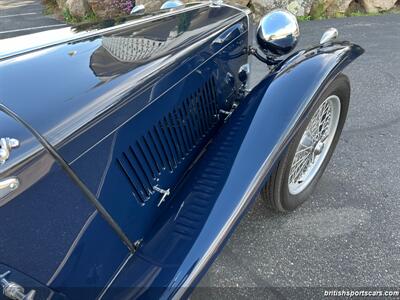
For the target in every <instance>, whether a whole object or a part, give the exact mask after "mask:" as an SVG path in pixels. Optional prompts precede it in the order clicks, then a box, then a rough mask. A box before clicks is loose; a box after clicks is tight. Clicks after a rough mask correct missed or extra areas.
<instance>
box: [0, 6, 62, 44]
mask: <svg viewBox="0 0 400 300" xmlns="http://www.w3.org/2000/svg"><path fill="white" fill-rule="evenodd" d="M61 26H64V24H62V23H61V22H60V21H57V20H55V19H52V18H50V17H48V16H45V15H43V6H42V5H41V1H40V0H0V39H5V38H9V37H14V36H18V35H24V34H30V33H35V32H39V31H42V30H48V29H52V28H58V27H61Z"/></svg>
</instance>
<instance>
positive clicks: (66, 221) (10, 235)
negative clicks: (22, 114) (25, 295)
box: [0, 112, 94, 285]
mask: <svg viewBox="0 0 400 300" xmlns="http://www.w3.org/2000/svg"><path fill="white" fill-rule="evenodd" d="M0 123H1V124H2V126H1V127H0V136H13V137H15V138H18V139H19V140H20V141H21V145H20V147H19V148H17V149H15V150H13V151H12V152H11V158H10V159H9V160H8V161H7V162H6V163H5V164H4V165H2V166H1V168H0V181H1V180H4V179H7V178H10V177H16V178H18V180H19V181H20V186H19V187H18V189H17V190H15V191H13V192H11V193H10V194H9V195H8V196H6V197H3V198H1V199H0V220H1V226H0V240H1V243H0V264H4V265H8V266H10V268H11V271H12V272H14V270H19V271H21V272H24V273H25V274H26V278H27V280H28V279H29V278H35V279H36V280H37V281H38V282H41V283H42V284H43V285H45V283H46V282H47V281H48V280H49V279H50V278H51V277H52V276H53V274H54V273H55V272H56V270H57V268H58V267H59V265H60V264H61V263H62V260H63V259H64V257H65V255H67V253H68V250H69V249H70V246H71V245H72V244H73V242H74V240H75V239H76V237H77V236H78V234H79V232H80V230H81V228H82V227H83V226H84V224H85V222H86V221H87V219H88V218H89V216H90V215H91V214H93V213H94V208H93V207H91V206H90V205H89V204H88V202H87V201H86V199H85V197H84V196H83V195H82V194H81V192H80V190H79V189H78V188H77V187H76V186H75V184H74V182H72V181H71V180H70V179H69V178H68V177H67V176H66V174H65V173H64V171H63V170H62V169H61V168H60V166H59V165H58V164H57V162H56V161H55V160H54V159H53V157H51V155H49V153H48V152H47V151H46V150H44V149H43V147H42V146H41V145H40V144H39V143H38V141H37V140H36V139H35V138H34V137H33V136H32V135H31V134H30V132H29V131H28V130H27V129H26V128H24V127H23V126H22V125H20V124H19V123H17V122H16V121H15V120H14V119H12V118H11V117H9V116H7V115H6V114H5V113H3V112H0ZM20 155H23V157H24V159H23V160H22V161H21V160H20V158H19V157H20ZM11 275H13V273H12V274H11ZM10 278H11V279H12V276H11V277H10ZM17 278H18V276H17ZM28 281H29V280H28Z"/></svg>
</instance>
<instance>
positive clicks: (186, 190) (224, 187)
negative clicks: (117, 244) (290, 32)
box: [103, 42, 364, 299]
mask: <svg viewBox="0 0 400 300" xmlns="http://www.w3.org/2000/svg"><path fill="white" fill-rule="evenodd" d="M363 51H364V50H363V49H362V48H360V47H359V46H357V45H352V44H349V43H344V42H343V43H335V44H333V45H330V46H325V47H323V48H321V47H316V48H312V49H309V50H304V51H300V52H297V53H296V54H294V55H292V56H291V57H289V58H288V59H286V60H285V61H284V62H282V63H281V64H279V65H278V66H277V67H275V69H273V70H272V71H271V73H270V74H269V75H268V76H267V77H266V78H265V79H264V80H262V82H261V83H260V84H259V85H258V86H257V87H256V88H255V89H254V90H253V91H252V92H251V93H250V94H249V95H248V96H247V97H246V98H245V99H244V100H243V101H242V103H241V105H240V106H239V108H238V109H237V110H236V111H235V112H234V113H233V115H232V117H231V118H230V119H229V120H227V122H226V124H225V125H224V126H223V127H222V129H221V130H220V131H219V132H218V134H217V135H216V137H215V138H214V139H213V141H212V142H211V143H210V144H209V145H208V147H207V150H206V151H205V153H204V154H203V155H202V156H201V158H200V159H199V161H198V162H197V163H196V165H195V167H193V169H192V170H191V171H190V172H189V173H188V174H187V176H186V177H185V179H184V180H183V181H182V184H181V185H180V187H179V189H178V190H177V191H176V193H174V194H175V196H174V197H173V199H171V203H172V204H171V206H170V207H169V208H168V209H167V211H166V212H165V213H164V214H163V215H162V216H161V217H160V218H159V220H158V221H157V223H156V226H154V229H153V231H152V232H150V233H149V234H148V236H146V237H145V238H144V239H143V244H142V247H141V248H140V249H139V250H138V251H137V253H135V254H134V255H132V256H130V257H129V258H128V259H127V260H126V262H125V263H124V266H123V267H122V268H121V270H120V272H119V273H118V275H117V276H116V278H115V280H114V281H113V282H112V284H111V285H110V288H109V289H108V290H107V291H105V293H104V294H103V298H104V299H122V298H141V297H142V298H148V297H151V298H155V297H157V298H158V297H161V298H172V297H182V296H183V297H186V296H188V294H189V293H190V292H191V290H192V288H193V287H194V286H195V284H196V283H197V282H198V281H199V280H200V278H201V276H202V275H203V274H204V273H205V271H206V270H207V268H208V266H209V265H210V264H211V262H212V261H213V259H214V258H215V257H216V255H217V254H218V252H219V251H220V250H221V248H222V246H223V244H224V243H225V242H226V240H227V238H228V237H229V235H230V234H231V233H232V231H233V229H234V227H235V226H236V224H237V223H238V221H239V219H240V218H241V217H242V216H243V213H244V212H245V211H246V209H247V208H248V207H249V205H250V204H251V203H252V201H253V200H254V199H255V198H256V196H257V195H258V193H259V191H260V189H261V188H262V187H263V185H264V184H265V182H266V180H267V179H268V176H269V174H270V173H271V171H272V170H273V166H274V164H275V163H276V162H277V161H278V160H279V157H280V155H281V153H282V152H283V151H284V150H285V148H286V147H287V145H288V143H289V142H290V140H291V138H292V137H293V135H294V134H295V133H296V130H297V129H298V128H299V126H300V125H301V123H302V121H303V120H304V118H305V117H306V115H307V113H308V111H309V109H310V108H311V107H312V105H313V103H314V101H315V100H316V99H317V98H318V95H320V94H321V93H322V92H323V90H324V88H325V87H326V86H327V85H328V84H329V83H330V82H331V81H332V80H334V79H335V77H336V76H337V75H338V74H339V73H340V72H341V71H342V70H343V68H344V67H346V66H347V65H348V64H349V63H350V62H352V61H353V60H354V59H356V58H357V57H358V56H359V55H361V54H362V53H363Z"/></svg>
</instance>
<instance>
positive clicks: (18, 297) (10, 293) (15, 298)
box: [0, 271, 36, 300]
mask: <svg viewBox="0 0 400 300" xmlns="http://www.w3.org/2000/svg"><path fill="white" fill-rule="evenodd" d="M10 274H11V271H7V272H5V273H4V274H1V275H0V285H1V287H2V288H3V295H4V296H5V297H7V298H8V299H11V300H34V299H35V295H36V291H35V290H31V291H30V292H28V293H27V294H24V292H25V289H24V288H23V287H22V286H20V285H19V284H17V283H15V282H12V281H8V280H7V279H6V277H7V276H8V275H10Z"/></svg>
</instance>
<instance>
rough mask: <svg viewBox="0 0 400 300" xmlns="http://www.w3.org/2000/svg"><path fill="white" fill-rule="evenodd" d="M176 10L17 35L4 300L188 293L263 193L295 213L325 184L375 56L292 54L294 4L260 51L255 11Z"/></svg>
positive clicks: (11, 73) (219, 6)
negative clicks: (361, 63) (364, 60)
mask: <svg viewBox="0 0 400 300" xmlns="http://www.w3.org/2000/svg"><path fill="white" fill-rule="evenodd" d="M163 8H164V9H163V10H160V11H159V12H158V13H152V14H146V13H143V7H136V8H135V9H134V12H133V14H132V15H131V16H129V17H126V18H120V19H115V20H108V21H105V22H102V23H98V24H95V25H94V24H86V25H81V26H77V27H74V28H70V27H66V28H61V29H57V30H52V31H49V32H44V33H39V34H34V35H31V36H24V37H19V38H12V39H9V40H4V41H2V42H1V47H0V219H1V226H0V274H2V275H0V284H1V285H0V288H1V290H2V292H3V294H4V295H3V296H2V297H3V298H4V299H18V300H21V299H27V300H32V299H133V298H146V299H147V298H150V299H153V298H163V299H165V298H182V297H183V298H186V297H188V296H189V294H190V292H191V291H192V290H193V288H194V287H195V286H196V283H197V282H198V281H199V280H200V278H201V276H202V275H204V273H205V272H206V270H207V268H208V267H209V266H210V264H211V263H212V261H213V259H215V257H216V256H217V255H218V253H219V251H220V250H221V248H222V247H223V245H224V243H225V242H226V240H227V238H228V237H229V235H230V234H231V233H232V231H233V229H234V228H235V226H236V225H237V224H238V222H239V220H240V218H241V217H242V216H243V214H244V213H245V212H246V210H247V209H248V208H249V206H250V205H251V203H252V202H253V200H254V199H255V198H256V197H257V196H258V195H260V193H261V197H262V198H263V199H264V200H265V201H266V202H267V204H269V205H270V206H272V207H273V208H275V209H276V210H278V211H290V210H293V209H295V208H296V207H297V206H299V205H300V204H301V203H302V202H304V201H305V200H306V199H307V197H308V196H309V195H310V193H311V192H312V190H313V189H314V187H315V185H316V183H317V181H318V179H319V178H320V177H321V175H322V173H323V171H324V169H325V167H326V165H327V164H328V161H329V159H330V157H331V155H332V152H333V151H334V148H335V145H336V144H337V142H338V139H339V137H340V134H341V130H342V128H343V125H344V122H345V119H346V114H347V110H348V105H349V98H350V85H349V81H348V79H347V77H346V76H345V75H343V74H342V73H341V72H342V70H343V69H344V68H345V67H346V66H347V65H348V64H349V63H350V62H352V61H353V60H354V59H355V58H357V57H358V56H359V55H361V54H362V52H363V50H362V48H360V47H359V46H357V45H354V44H351V43H349V42H338V41H336V40H335V38H336V37H337V31H336V30H335V29H330V30H328V31H327V32H325V33H324V34H323V36H322V39H321V42H320V43H319V44H318V45H317V46H315V47H313V48H310V49H306V50H300V51H297V52H294V53H292V54H289V53H290V52H292V50H293V49H294V48H295V46H296V43H297V40H298V38H299V27H298V24H297V21H296V18H295V17H294V16H293V15H291V14H290V13H288V12H286V11H283V10H276V11H273V12H271V13H269V14H268V15H266V16H265V17H264V18H262V20H261V22H260V24H259V26H258V28H257V29H256V38H257V41H258V49H257V48H255V46H251V45H250V44H251V43H249V41H251V40H253V34H251V33H252V30H253V29H251V24H252V23H251V20H250V13H249V11H248V10H247V9H244V8H239V7H233V6H230V5H227V4H224V3H222V1H210V2H199V3H193V4H187V5H186V6H183V5H181V4H180V3H179V2H178V1H168V2H167V3H166V4H165V5H164V7H163ZM4 45H5V46H6V47H4ZM250 56H255V58H257V59H258V60H257V61H258V63H260V64H263V65H264V66H265V68H269V70H270V71H269V74H268V75H267V76H266V77H265V78H264V79H263V80H261V82H260V83H259V84H258V85H257V86H255V87H254V88H253V89H251V90H250V89H249V82H248V81H249V80H248V79H249V76H250V73H251V72H250V70H251V69H250V66H249V64H248V59H249V57H250ZM0 297H1V296H0Z"/></svg>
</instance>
